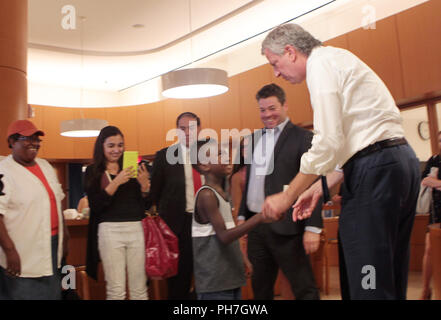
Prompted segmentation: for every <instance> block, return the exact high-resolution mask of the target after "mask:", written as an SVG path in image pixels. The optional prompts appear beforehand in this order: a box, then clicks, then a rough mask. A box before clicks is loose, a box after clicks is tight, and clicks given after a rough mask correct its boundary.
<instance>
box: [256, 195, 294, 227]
mask: <svg viewBox="0 0 441 320" xmlns="http://www.w3.org/2000/svg"><path fill="white" fill-rule="evenodd" d="M291 204H292V202H291V201H290V199H289V198H288V195H287V194H286V193H285V192H279V193H276V194H273V195H271V196H268V197H266V198H265V202H264V204H263V210H262V214H263V217H264V218H265V219H270V220H280V219H281V218H282V217H283V214H284V213H285V212H286V210H288V209H289V206H290V205H291Z"/></svg>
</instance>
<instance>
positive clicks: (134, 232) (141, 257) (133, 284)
mask: <svg viewBox="0 0 441 320" xmlns="http://www.w3.org/2000/svg"><path fill="white" fill-rule="evenodd" d="M98 248H99V252H100V257H101V261H102V263H103V270H104V278H105V280H106V294H107V300H124V299H125V298H126V269H127V278H128V282H129V295H130V299H131V300H147V299H148V293H147V276H146V272H145V244H144V230H143V227H142V224H141V221H135V222H102V223H100V224H99V226H98ZM126 267H127V268H126Z"/></svg>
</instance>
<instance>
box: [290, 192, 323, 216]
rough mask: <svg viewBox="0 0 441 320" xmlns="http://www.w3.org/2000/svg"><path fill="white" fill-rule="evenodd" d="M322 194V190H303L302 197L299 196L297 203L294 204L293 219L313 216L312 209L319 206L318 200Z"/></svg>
mask: <svg viewBox="0 0 441 320" xmlns="http://www.w3.org/2000/svg"><path fill="white" fill-rule="evenodd" d="M321 196H322V193H321V191H320V190H314V189H313V188H310V189H308V190H306V191H305V192H303V193H302V194H301V195H300V197H298V198H297V201H296V203H295V204H294V205H293V206H292V207H293V208H294V211H293V212H292V220H293V221H294V222H296V221H297V220H303V219H307V218H309V217H310V216H311V214H312V211H314V208H315V207H316V206H317V202H318V200H319V199H320V197H321Z"/></svg>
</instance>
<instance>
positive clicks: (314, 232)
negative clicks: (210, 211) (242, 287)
mask: <svg viewBox="0 0 441 320" xmlns="http://www.w3.org/2000/svg"><path fill="white" fill-rule="evenodd" d="M256 99H257V101H258V104H259V109H260V117H261V120H262V122H263V124H264V126H265V128H264V129H262V132H255V134H253V140H254V143H253V144H252V145H253V146H254V149H253V157H252V162H251V164H248V165H247V179H246V186H245V192H244V193H243V198H242V202H241V206H240V211H239V216H243V217H245V218H249V217H251V216H252V215H253V214H255V213H256V212H260V211H261V210H262V205H263V203H264V200H265V197H266V196H268V195H271V194H274V193H278V192H281V191H283V188H284V186H285V185H288V184H289V182H290V181H291V180H292V178H293V177H295V175H296V174H297V172H298V171H299V167H300V158H301V156H302V154H303V153H304V152H306V151H307V150H308V149H309V148H310V146H311V139H312V135H313V134H312V133H311V132H309V131H307V130H305V129H302V128H300V127H298V126H296V125H294V124H293V123H292V122H291V121H290V120H289V118H288V117H287V110H288V107H287V105H286V104H285V93H284V91H283V89H282V88H280V87H279V86H277V85H276V84H270V85H266V86H264V87H263V88H262V89H260V90H259V92H258V93H257V95H256ZM249 145H250V144H249ZM320 209H321V206H318V207H317V209H316V210H315V211H314V213H313V215H312V216H311V218H310V219H308V220H306V221H303V222H301V223H298V222H293V221H292V210H290V211H289V214H288V213H287V214H286V215H285V217H284V218H283V219H282V220H280V221H277V222H273V223H270V224H261V225H259V226H257V227H256V228H255V229H253V230H252V231H250V232H249V234H248V257H249V259H250V261H251V264H252V265H253V274H252V287H253V292H254V298H255V299H273V298H274V290H273V288H274V283H275V280H276V278H277V274H278V270H279V268H280V269H281V270H282V271H283V273H284V275H285V276H286V278H287V279H288V281H289V283H290V285H291V288H292V292H293V293H294V295H295V297H296V299H319V292H318V290H317V287H316V284H315V281H314V276H313V272H312V268H311V264H310V261H309V256H308V254H310V253H313V252H314V251H316V250H317V249H318V247H319V244H320V232H321V228H322V220H321V210H320Z"/></svg>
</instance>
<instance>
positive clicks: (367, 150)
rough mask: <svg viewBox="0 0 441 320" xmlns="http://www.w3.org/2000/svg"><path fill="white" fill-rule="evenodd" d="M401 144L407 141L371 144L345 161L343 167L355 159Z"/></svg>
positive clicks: (391, 140)
mask: <svg viewBox="0 0 441 320" xmlns="http://www.w3.org/2000/svg"><path fill="white" fill-rule="evenodd" d="M402 144H407V140H406V139H405V138H393V139H386V140H381V141H378V142H375V143H373V144H370V145H368V146H367V147H366V148H364V149H362V150H360V151H358V152H357V153H356V154H354V155H353V156H352V157H351V158H350V159H349V160H348V161H346V163H345V165H346V164H348V163H349V162H351V161H353V160H355V159H358V158H362V157H365V156H367V155H369V154H371V153H374V152H377V151H380V150H381V149H386V148H390V147H394V146H399V145H402Z"/></svg>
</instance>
